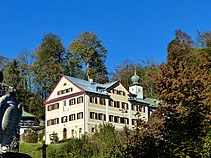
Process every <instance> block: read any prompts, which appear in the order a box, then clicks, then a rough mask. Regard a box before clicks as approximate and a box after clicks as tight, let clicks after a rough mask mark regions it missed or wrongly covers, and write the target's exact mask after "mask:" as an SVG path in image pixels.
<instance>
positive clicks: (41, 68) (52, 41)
mask: <svg viewBox="0 0 211 158" xmlns="http://www.w3.org/2000/svg"><path fill="white" fill-rule="evenodd" d="M64 54H65V49H64V46H63V44H62V41H61V39H60V38H59V37H58V36H57V35H55V34H51V33H49V34H47V35H45V36H44V38H43V39H42V43H41V45H40V46H39V47H38V48H37V49H36V60H35V62H34V64H33V71H34V75H35V78H34V80H33V82H34V86H35V87H36V89H37V93H39V94H40V96H41V97H42V98H43V99H46V97H47V96H48V95H49V93H50V91H51V90H52V88H53V87H54V86H55V84H56V82H58V79H59V78H60V77H61V75H62V73H63V57H64Z"/></svg>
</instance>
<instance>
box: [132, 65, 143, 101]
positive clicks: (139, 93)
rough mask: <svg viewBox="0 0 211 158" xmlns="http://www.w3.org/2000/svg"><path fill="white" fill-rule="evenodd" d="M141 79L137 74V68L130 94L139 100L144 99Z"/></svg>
mask: <svg viewBox="0 0 211 158" xmlns="http://www.w3.org/2000/svg"><path fill="white" fill-rule="evenodd" d="M140 79H141V78H140V77H139V76H138V75H137V74H136V67H135V71H134V75H133V76H132V77H131V81H132V85H131V86H130V87H129V92H130V93H132V94H134V95H136V98H137V99H143V87H142V86H141V85H140V84H139V81H140Z"/></svg>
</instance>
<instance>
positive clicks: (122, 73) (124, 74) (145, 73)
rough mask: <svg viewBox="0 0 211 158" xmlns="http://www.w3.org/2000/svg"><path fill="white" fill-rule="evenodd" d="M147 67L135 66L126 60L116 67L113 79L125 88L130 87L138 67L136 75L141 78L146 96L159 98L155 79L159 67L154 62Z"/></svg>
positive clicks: (147, 64) (148, 63)
mask: <svg viewBox="0 0 211 158" xmlns="http://www.w3.org/2000/svg"><path fill="white" fill-rule="evenodd" d="M145 65H146V66H141V64H133V63H131V62H130V61H129V60H125V61H124V62H123V63H122V65H119V66H117V67H116V70H115V72H114V73H112V74H111V76H112V78H111V79H112V80H119V81H120V82H121V83H123V85H124V86H125V87H129V86H130V85H131V84H132V83H131V77H132V76H133V75H134V71H135V67H136V73H137V75H139V76H140V85H142V86H143V88H144V96H145V97H152V98H157V97H158V95H157V90H156V82H155V78H156V74H157V73H158V71H159V67H158V66H157V65H156V64H154V63H153V62H147V63H145Z"/></svg>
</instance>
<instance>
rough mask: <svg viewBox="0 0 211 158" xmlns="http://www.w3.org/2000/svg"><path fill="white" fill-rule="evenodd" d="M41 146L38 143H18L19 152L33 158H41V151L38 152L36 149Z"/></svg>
mask: <svg viewBox="0 0 211 158" xmlns="http://www.w3.org/2000/svg"><path fill="white" fill-rule="evenodd" d="M41 146H42V144H38V143H20V147H19V152H20V153H24V154H28V155H30V156H31V157H33V158H41V157H42V150H40V151H38V150H37V148H39V147H41Z"/></svg>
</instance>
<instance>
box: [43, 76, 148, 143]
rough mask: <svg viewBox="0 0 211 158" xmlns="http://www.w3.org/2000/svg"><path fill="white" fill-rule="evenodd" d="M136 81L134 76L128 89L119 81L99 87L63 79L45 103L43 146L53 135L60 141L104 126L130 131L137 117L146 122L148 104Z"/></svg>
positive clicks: (85, 82) (64, 77)
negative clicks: (109, 124)
mask: <svg viewBox="0 0 211 158" xmlns="http://www.w3.org/2000/svg"><path fill="white" fill-rule="evenodd" d="M139 79H140V78H139V77H138V76H137V75H136V73H135V74H134V76H133V77H132V78H131V80H132V82H133V85H131V86H130V87H129V90H128V89H127V88H125V87H124V85H123V84H122V83H121V82H119V81H115V82H111V83H107V84H99V83H95V82H93V80H90V81H86V80H82V79H78V78H73V77H69V76H62V77H61V79H60V80H59V82H58V83H57V85H56V86H55V88H54V90H53V91H52V92H51V94H50V95H49V97H48V98H47V99H46V100H45V101H44V104H45V113H46V120H45V121H46V123H45V129H46V131H45V132H46V138H45V139H46V143H47V144H49V143H50V136H51V135H52V134H53V133H54V134H55V133H56V134H57V136H58V138H59V140H63V139H68V138H71V137H80V136H81V135H82V134H90V133H92V132H95V129H96V127H97V126H99V125H100V124H103V123H111V124H113V125H114V126H115V128H123V127H124V126H127V127H128V128H130V129H131V128H132V127H133V126H134V125H136V120H137V118H138V117H139V118H142V119H144V120H146V121H147V120H148V118H149V113H150V110H149V103H148V102H146V101H144V100H143V88H142V86H140V85H139V84H138V82H139Z"/></svg>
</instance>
